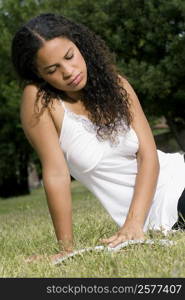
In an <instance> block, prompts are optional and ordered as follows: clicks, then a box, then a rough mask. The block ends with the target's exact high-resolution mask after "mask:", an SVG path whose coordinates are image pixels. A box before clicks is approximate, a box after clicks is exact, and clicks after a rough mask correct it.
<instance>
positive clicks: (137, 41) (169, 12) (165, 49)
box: [0, 0, 185, 197]
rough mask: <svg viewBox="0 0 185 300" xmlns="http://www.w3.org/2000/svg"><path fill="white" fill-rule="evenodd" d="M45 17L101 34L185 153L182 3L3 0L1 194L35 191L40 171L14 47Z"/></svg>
mask: <svg viewBox="0 0 185 300" xmlns="http://www.w3.org/2000/svg"><path fill="white" fill-rule="evenodd" d="M43 12H54V13H61V14H63V15H65V16H66V17H68V18H71V19H72V20H74V21H76V22H80V23H83V24H84V25H87V26H88V27H89V28H90V29H92V30H94V31H95V32H96V33H97V34H98V35H100V36H101V37H102V38H103V39H104V40H105V41H106V43H107V44H108V46H109V48H110V50H111V51H112V52H113V53H115V57H116V62H117V65H118V66H119V69H120V72H122V73H123V74H125V75H126V76H127V77H128V79H129V81H130V82H131V83H132V84H133V86H134V88H135V90H136V91H137V93H138V95H139V99H140V101H141V104H142V106H143V108H144V111H145V113H146V115H147V117H150V116H153V117H160V116H165V117H166V119H167V122H168V125H169V127H170V129H171V131H172V132H173V134H174V136H175V138H176V140H177V141H178V143H179V145H180V147H181V149H182V150H184V151H185V120H184V115H185V101H184V99H185V85H184V79H185V47H184V42H185V2H184V1H183V0H168V1H164V0H147V1H146V0H124V1H117V0H106V1H104V0H88V1H87V0H73V1H70V0H55V1H51V0H45V1H44V0H27V1H25V0H1V1H0V28H1V39H0V47H1V54H0V55H1V59H0V69H1V72H0V105H1V109H0V197H9V196H13V195H20V194H24V193H28V192H29V188H28V181H27V175H28V174H27V169H28V165H29V162H30V161H33V160H34V161H35V162H36V163H37V165H38V166H39V161H38V160H37V159H36V156H35V154H34V151H33V149H32V148H31V146H30V145H29V144H28V142H27V140H26V138H25V136H24V133H23V131H22V128H21V124H20V119H19V103H20V98H21V89H20V88H19V86H18V83H17V79H16V76H15V74H14V72H13V69H12V66H11V60H10V46H11V39H12V36H13V34H14V33H15V31H16V30H17V28H18V27H19V26H20V25H21V24H23V23H24V22H26V21H27V20H28V19H30V18H31V17H33V16H35V15H38V14H39V13H43ZM92 51H93V49H92Z"/></svg>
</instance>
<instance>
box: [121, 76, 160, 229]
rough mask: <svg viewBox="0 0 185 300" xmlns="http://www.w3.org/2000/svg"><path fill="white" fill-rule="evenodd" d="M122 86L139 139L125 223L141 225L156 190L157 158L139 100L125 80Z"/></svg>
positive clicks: (151, 135) (150, 132)
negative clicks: (131, 194) (134, 178)
mask: <svg viewBox="0 0 185 300" xmlns="http://www.w3.org/2000/svg"><path fill="white" fill-rule="evenodd" d="M124 86H125V88H126V90H127V92H128V94H129V99H130V101H131V110H132V113H133V122H132V127H133V128H134V129H135V131H136V133H137V136H138V139H139V150H138V152H137V162H138V174H137V176H136V182H135V189H134V195H133V199H132V202H131V205H130V209H129V212H128V215H127V219H126V222H125V223H127V222H130V221H131V222H135V223H137V225H138V226H140V227H143V225H144V222H145V219H146V217H147V215H148V212H149V209H150V206H151V203H152V199H153V196H154V193H155V190H156V185H157V179H158V175H159V160H158V155H157V149H156V145H155V141H154V138H153V134H152V131H151V129H150V126H149V124H148V121H147V119H146V117H145V115H144V113H143V110H142V108H141V105H140V103H139V100H138V98H137V96H136V94H135V92H134V90H133V88H132V87H131V86H130V84H129V83H128V82H127V81H125V83H124Z"/></svg>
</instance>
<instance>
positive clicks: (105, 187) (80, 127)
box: [59, 101, 185, 231]
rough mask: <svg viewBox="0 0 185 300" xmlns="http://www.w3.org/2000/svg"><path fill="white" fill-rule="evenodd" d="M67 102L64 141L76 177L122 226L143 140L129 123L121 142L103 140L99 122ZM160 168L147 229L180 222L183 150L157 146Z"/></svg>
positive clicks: (184, 182) (184, 180)
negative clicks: (99, 130) (162, 149)
mask: <svg viewBox="0 0 185 300" xmlns="http://www.w3.org/2000/svg"><path fill="white" fill-rule="evenodd" d="M61 103H62V105H63V107H64V119H63V124H62V129H61V133H60V137H59V143H60V145H61V148H62V150H63V152H64V156H65V159H66V162H67V165H68V168H69V171H70V174H71V175H72V177H74V178H75V179H76V180H78V181H79V182H81V183H82V184H83V185H84V186H86V187H87V188H88V189H89V190H90V191H91V192H92V193H93V194H94V195H95V197H96V198H97V199H99V201H100V202H101V203H102V205H103V206H104V208H105V209H106V211H107V212H108V213H109V215H110V216H111V217H112V218H113V220H114V221H115V222H116V223H117V224H118V225H119V226H122V225H123V224H124V221H125V219H126V216H127V213H128V209H129V206H130V204H131V200H132V196H133V193H134V186H135V180H136V175H137V159H136V152H137V150H138V148H139V140H138V137H137V134H136V132H135V131H134V129H133V128H132V127H129V128H128V130H127V132H125V134H120V135H119V142H118V144H117V145H112V144H111V143H110V142H109V141H100V140H99V139H98V138H97V136H96V130H95V127H94V124H93V123H92V122H91V121H90V120H89V119H88V118H87V117H85V116H82V115H78V114H75V113H73V112H72V111H70V110H69V109H68V108H66V107H65V105H64V102H63V101H61ZM157 153H158V157H159V163H160V173H159V177H158V182H157V187H156V191H155V195H154V197H153V201H152V205H151V208H150V211H149V214H148V216H147V218H146V221H145V224H144V231H146V230H148V229H154V230H157V229H159V230H160V229H162V230H164V231H167V230H170V229H171V227H172V226H173V224H174V223H175V222H176V221H177V202H178V199H179V197H180V195H181V193H182V191H183V189H184V187H185V163H184V158H183V155H182V154H180V153H164V152H162V151H160V150H157Z"/></svg>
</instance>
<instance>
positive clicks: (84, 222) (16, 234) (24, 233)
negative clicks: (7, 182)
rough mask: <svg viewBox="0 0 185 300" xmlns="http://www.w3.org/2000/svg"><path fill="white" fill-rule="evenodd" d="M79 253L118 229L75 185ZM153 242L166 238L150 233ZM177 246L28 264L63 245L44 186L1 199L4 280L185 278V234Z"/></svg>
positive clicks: (175, 236) (133, 248)
mask: <svg viewBox="0 0 185 300" xmlns="http://www.w3.org/2000/svg"><path fill="white" fill-rule="evenodd" d="M72 197H73V209H74V212H73V216H74V217H73V222H74V236H75V243H76V249H80V248H84V247H91V246H95V245H99V244H100V243H99V239H100V238H102V237H103V236H104V237H107V236H110V235H111V234H112V233H114V232H115V231H116V230H117V227H116V225H115V224H114V222H113V221H112V220H111V219H110V217H109V216H108V215H107V213H106V212H105V211H104V209H103V208H102V207H101V206H100V204H99V202H98V201H97V199H95V198H94V197H93V195H92V194H91V193H90V192H88V191H87V189H86V188H84V187H83V186H82V185H81V184H79V183H78V182H76V181H73V182H72ZM149 238H154V239H158V238H164V237H163V236H162V235H161V234H160V233H158V234H157V233H150V235H149ZM169 238H170V239H172V240H174V241H176V244H175V245H174V246H169V247H165V246H159V245H157V244H156V245H134V246H129V247H127V248H125V249H122V250H121V251H119V252H117V253H110V252H106V251H101V252H88V253H85V254H83V255H79V256H76V257H75V258H73V259H69V260H67V261H66V262H65V263H63V264H61V265H57V266H54V265H52V264H50V263H48V261H47V260H44V261H42V262H34V263H31V264H28V263H25V262H24V259H25V258H26V257H27V256H29V255H32V254H48V255H49V254H54V253H56V252H57V250H58V247H57V242H56V238H55V234H54V230H53V226H52V223H51V219H50V215H49V211H48V208H47V204H46V199H45V194H44V191H43V189H42V188H40V189H37V190H34V191H33V192H32V193H31V195H29V196H24V197H17V198H11V199H7V200H3V199H0V253H1V256H0V277H4V278H10V277H11V278H12V277H13V278H15V277H39V278H47V277H52V278H54V277H60V278H61V277H67V278H71V277H81V278H84V277H89V278H90V277H95V278H98V277H107V278H113V277H131V278H133V277H136V278H137V277H145V278H148V277H160V278H161V277H162V278H166V277H183V278H184V277H185V235H184V233H182V232H177V233H176V234H173V235H171V236H170V237H169Z"/></svg>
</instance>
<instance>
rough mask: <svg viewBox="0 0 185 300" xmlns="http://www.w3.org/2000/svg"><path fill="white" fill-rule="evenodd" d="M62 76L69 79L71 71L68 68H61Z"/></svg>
mask: <svg viewBox="0 0 185 300" xmlns="http://www.w3.org/2000/svg"><path fill="white" fill-rule="evenodd" d="M62 74H63V78H64V79H69V78H70V77H71V76H72V74H73V70H72V68H71V67H70V66H63V68H62Z"/></svg>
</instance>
